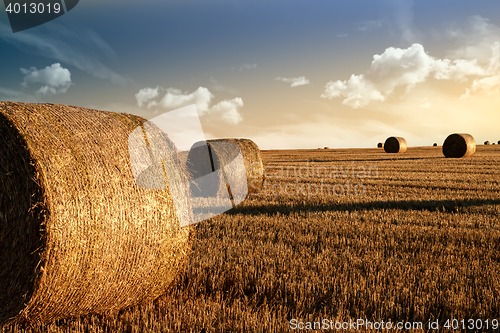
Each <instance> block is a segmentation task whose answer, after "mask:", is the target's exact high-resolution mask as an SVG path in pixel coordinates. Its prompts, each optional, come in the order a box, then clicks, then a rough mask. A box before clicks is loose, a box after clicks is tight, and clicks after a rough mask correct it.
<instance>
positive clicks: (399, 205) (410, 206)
mask: <svg viewBox="0 0 500 333" xmlns="http://www.w3.org/2000/svg"><path fill="white" fill-rule="evenodd" d="M486 205H500V199H471V200H432V201H417V200H407V201H393V200H387V201H373V202H357V203H340V204H339V203H332V204H326V203H325V204H315V203H311V202H309V203H296V202H293V203H291V204H290V205H286V204H273V203H269V204H254V203H252V204H251V205H250V206H239V207H235V208H233V209H231V210H230V211H228V212H226V214H231V215H236V214H246V215H261V214H274V213H278V212H279V213H280V214H290V213H292V212H297V211H300V212H323V211H363V210H379V209H401V210H427V211H444V212H457V211H458V210H459V209H460V208H466V207H472V206H486Z"/></svg>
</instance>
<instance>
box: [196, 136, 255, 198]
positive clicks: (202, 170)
mask: <svg viewBox="0 0 500 333" xmlns="http://www.w3.org/2000/svg"><path fill="white" fill-rule="evenodd" d="M206 143H207V144H208V146H207V145H205V144H204V143H203V141H202V142H197V143H195V144H194V145H193V147H192V148H191V150H190V151H189V155H188V158H187V162H186V166H187V169H188V170H189V171H190V175H191V178H193V179H195V180H196V178H199V177H202V176H205V175H207V174H209V173H211V172H213V170H218V169H221V166H225V165H228V164H229V163H231V161H233V160H234V158H236V155H235V152H234V150H232V149H231V148H230V147H231V146H228V145H224V143H233V144H236V145H237V146H238V147H239V148H240V150H241V153H242V157H243V162H244V164H245V171H246V177H243V178H241V175H235V176H236V179H237V182H239V181H241V182H245V183H246V185H247V188H248V193H260V191H261V189H262V184H263V182H264V165H263V163H262V156H261V154H260V149H259V147H258V146H257V144H255V142H253V141H252V140H249V139H214V140H207V141H206ZM207 147H209V149H207ZM209 159H210V160H211V162H212V163H213V165H209V164H208V163H206V161H207V160H209ZM208 186H209V187H210V188H211V191H204V194H203V195H205V194H209V195H213V196H216V195H217V194H218V193H220V191H221V190H222V189H226V182H225V180H224V179H223V175H221V177H219V179H217V181H216V182H214V183H213V184H211V185H208ZM191 189H192V193H193V195H194V196H197V194H199V195H202V194H201V193H198V191H197V189H196V188H194V187H193V186H192V188H191Z"/></svg>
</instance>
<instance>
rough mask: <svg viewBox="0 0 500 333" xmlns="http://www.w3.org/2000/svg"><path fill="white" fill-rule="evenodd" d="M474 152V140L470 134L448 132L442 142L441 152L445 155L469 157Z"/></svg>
mask: <svg viewBox="0 0 500 333" xmlns="http://www.w3.org/2000/svg"><path fill="white" fill-rule="evenodd" d="M475 152H476V141H475V140H474V137H473V136H472V135H470V134H465V133H461V134H459V133H455V134H450V135H449V136H448V137H447V138H446V140H444V143H443V154H444V156H445V157H452V158H460V157H469V156H472V155H474V153H475Z"/></svg>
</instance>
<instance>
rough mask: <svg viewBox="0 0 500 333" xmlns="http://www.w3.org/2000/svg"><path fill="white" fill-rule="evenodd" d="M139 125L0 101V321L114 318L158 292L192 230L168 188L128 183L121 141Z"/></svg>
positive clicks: (111, 116) (99, 114)
mask: <svg viewBox="0 0 500 333" xmlns="http://www.w3.org/2000/svg"><path fill="white" fill-rule="evenodd" d="M143 122H145V119H142V118H140V117H137V116H131V115H125V114H118V113H112V112H104V111H96V110H89V109H84V108H78V107H70V106H63V105H53V104H26V103H10V102H0V240H1V241H0V324H3V323H6V322H18V323H22V322H25V323H26V322H27V323H30V324H34V323H46V322H51V321H53V320H56V319H60V318H65V317H70V316H78V315H85V314H88V313H108V312H114V311H117V310H120V309H123V308H125V307H128V306H131V305H134V304H137V303H139V302H142V301H144V300H148V299H154V298H157V297H158V296H160V295H161V294H163V293H165V291H166V289H167V287H168V286H169V285H170V283H171V282H172V280H173V279H174V277H175V275H176V273H177V271H178V270H179V268H180V267H181V265H182V264H183V262H184V260H185V258H186V256H187V251H188V249H189V244H190V241H189V233H190V230H191V229H190V227H186V228H180V226H179V221H178V218H177V215H176V211H175V209H174V203H173V199H172V195H171V194H170V191H169V189H168V188H167V189H164V190H152V189H145V188H141V187H139V186H137V185H136V181H135V179H134V176H133V174H132V171H131V163H130V158H129V152H128V141H127V139H128V136H129V134H130V133H131V131H132V130H133V129H134V128H136V127H137V126H138V125H141V124H142V123H143ZM171 147H172V149H174V150H175V147H174V146H173V145H171ZM174 154H175V152H174ZM167 167H169V166H167ZM178 183H179V184H183V182H178ZM185 193H186V198H187V195H188V189H187V186H185ZM186 202H188V201H186Z"/></svg>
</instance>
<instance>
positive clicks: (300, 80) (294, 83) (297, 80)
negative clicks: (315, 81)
mask: <svg viewBox="0 0 500 333" xmlns="http://www.w3.org/2000/svg"><path fill="white" fill-rule="evenodd" d="M276 80H277V81H283V82H286V83H291V87H299V86H303V85H307V84H311V83H310V82H309V80H308V79H306V77H305V76H299V77H293V78H286V77H277V78H276Z"/></svg>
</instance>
